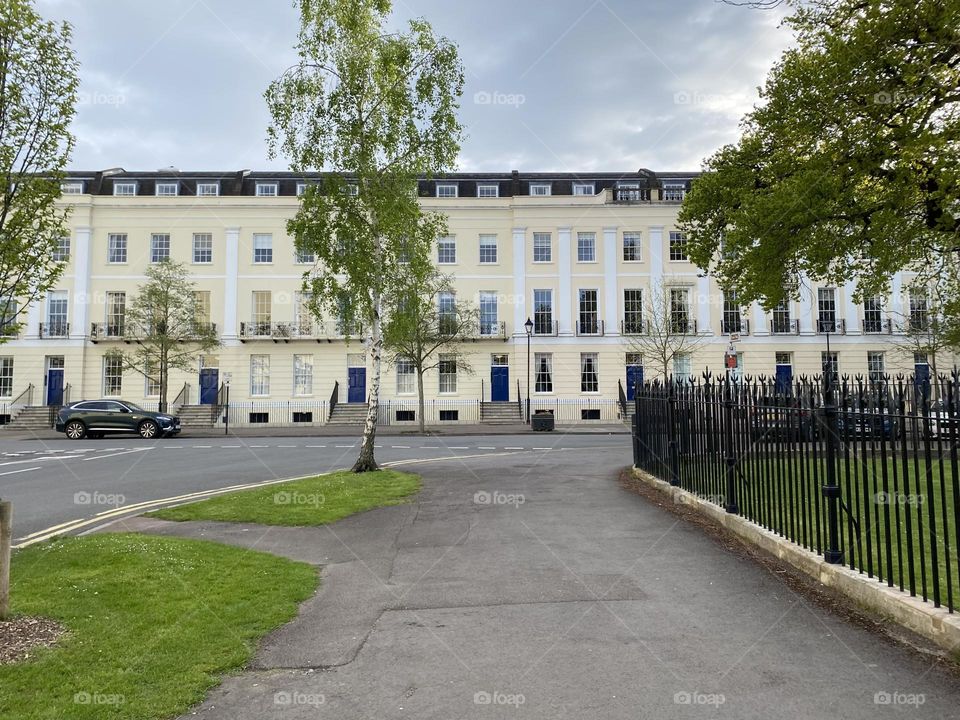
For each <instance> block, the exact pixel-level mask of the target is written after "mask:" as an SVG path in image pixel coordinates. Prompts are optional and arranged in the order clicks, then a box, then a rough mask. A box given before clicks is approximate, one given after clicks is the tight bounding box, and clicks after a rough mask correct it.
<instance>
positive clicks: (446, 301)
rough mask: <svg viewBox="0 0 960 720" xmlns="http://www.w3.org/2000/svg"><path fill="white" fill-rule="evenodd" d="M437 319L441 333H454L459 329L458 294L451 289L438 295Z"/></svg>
mask: <svg viewBox="0 0 960 720" xmlns="http://www.w3.org/2000/svg"><path fill="white" fill-rule="evenodd" d="M437 320H438V329H439V330H440V334H441V335H452V334H453V333H454V332H456V329H457V296H456V295H454V294H453V293H452V292H450V291H449V290H445V291H443V292H441V293H440V294H439V295H438V296H437Z"/></svg>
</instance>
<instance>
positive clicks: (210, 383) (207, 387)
mask: <svg viewBox="0 0 960 720" xmlns="http://www.w3.org/2000/svg"><path fill="white" fill-rule="evenodd" d="M219 385H220V371H219V370H217V368H203V369H201V370H200V404H201V405H215V404H216V402H217V389H218V387H219Z"/></svg>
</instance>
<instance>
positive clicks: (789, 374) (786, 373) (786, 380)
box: [776, 365, 793, 395]
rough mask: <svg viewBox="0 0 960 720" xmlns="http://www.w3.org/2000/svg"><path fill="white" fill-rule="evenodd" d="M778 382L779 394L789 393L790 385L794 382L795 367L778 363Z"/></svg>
mask: <svg viewBox="0 0 960 720" xmlns="http://www.w3.org/2000/svg"><path fill="white" fill-rule="evenodd" d="M776 382H777V384H776V391H777V394H778V395H788V394H789V393H790V386H791V385H792V384H793V367H792V366H791V365H777V381H776Z"/></svg>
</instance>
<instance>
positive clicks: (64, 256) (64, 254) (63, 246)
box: [53, 235, 70, 262]
mask: <svg viewBox="0 0 960 720" xmlns="http://www.w3.org/2000/svg"><path fill="white" fill-rule="evenodd" d="M69 259H70V236H69V235H67V236H64V237H61V238H57V247H56V248H54V251H53V260H54V262H67V261H68V260H69Z"/></svg>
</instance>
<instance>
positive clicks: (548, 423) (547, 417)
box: [530, 410, 553, 432]
mask: <svg viewBox="0 0 960 720" xmlns="http://www.w3.org/2000/svg"><path fill="white" fill-rule="evenodd" d="M530 426H531V427H532V428H533V430H534V431H536V432H539V431H541V430H553V410H537V411H536V412H535V413H534V414H533V417H531V418H530Z"/></svg>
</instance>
